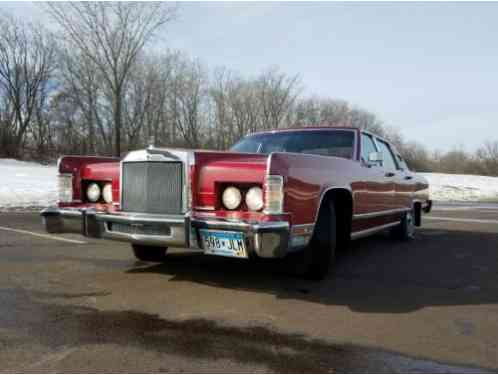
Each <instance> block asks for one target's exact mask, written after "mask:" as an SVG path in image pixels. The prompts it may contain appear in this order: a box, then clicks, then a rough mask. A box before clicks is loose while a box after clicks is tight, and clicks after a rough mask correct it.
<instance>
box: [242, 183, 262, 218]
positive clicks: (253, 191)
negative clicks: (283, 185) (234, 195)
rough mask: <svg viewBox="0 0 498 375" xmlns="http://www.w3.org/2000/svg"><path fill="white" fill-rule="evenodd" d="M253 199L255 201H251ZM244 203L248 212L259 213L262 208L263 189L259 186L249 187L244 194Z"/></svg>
mask: <svg viewBox="0 0 498 375" xmlns="http://www.w3.org/2000/svg"><path fill="white" fill-rule="evenodd" d="M253 199H255V201H253ZM244 202H245V203H246V206H247V209H248V210H249V211H252V212H258V211H261V210H262V209H263V207H264V196H263V189H262V188H261V187H259V186H251V187H250V188H249V189H248V190H247V192H246V193H245V198H244Z"/></svg>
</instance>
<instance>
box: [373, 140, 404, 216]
mask: <svg viewBox="0 0 498 375" xmlns="http://www.w3.org/2000/svg"><path fill="white" fill-rule="evenodd" d="M375 143H376V144H377V147H378V149H379V152H381V153H382V156H383V160H382V172H383V181H384V187H383V189H384V194H383V198H384V202H383V206H384V207H385V209H386V211H390V210H394V209H398V208H400V207H401V204H400V202H399V200H398V196H397V193H396V190H397V185H398V184H399V183H400V181H399V178H400V174H399V171H398V164H397V163H396V160H395V159H394V154H393V153H392V151H391V148H390V146H389V144H388V143H387V142H386V141H384V140H383V139H380V138H378V137H376V138H375Z"/></svg>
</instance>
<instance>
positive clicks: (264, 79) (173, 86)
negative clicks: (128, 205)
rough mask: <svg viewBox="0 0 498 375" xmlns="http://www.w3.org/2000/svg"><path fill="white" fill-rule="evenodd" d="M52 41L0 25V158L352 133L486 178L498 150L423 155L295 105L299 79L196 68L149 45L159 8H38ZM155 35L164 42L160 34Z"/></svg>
mask: <svg viewBox="0 0 498 375" xmlns="http://www.w3.org/2000/svg"><path fill="white" fill-rule="evenodd" d="M44 7H45V10H46V12H47V13H48V14H49V15H50V16H51V17H52V19H53V21H54V22H55V23H56V24H57V25H58V32H57V35H54V34H52V33H51V32H49V31H48V30H47V29H45V28H44V27H42V26H41V25H38V24H31V23H25V22H23V21H21V20H19V19H15V18H13V17H10V16H8V15H5V14H2V15H0V30H2V32H1V33H0V157H14V158H21V159H45V160H53V159H55V158H56V157H57V156H58V155H59V154H85V155H93V154H99V155H121V154H123V153H124V152H126V151H128V150H132V149H137V148H141V147H144V146H146V145H147V144H149V142H150V141H151V140H152V141H153V142H154V143H155V144H156V145H158V146H181V147H192V148H210V149H226V148H228V147H230V146H231V145H232V144H233V143H235V142H236V141H237V140H238V139H240V138H241V137H243V136H244V135H246V134H248V133H250V132H255V131H259V130H268V129H277V128H285V127H295V126H308V125H317V124H318V125H325V126H333V125H342V126H357V127H361V128H364V129H368V130H371V131H372V132H375V133H377V134H380V135H383V136H385V137H387V138H389V139H390V140H391V141H392V142H394V143H395V144H396V146H397V147H398V149H399V150H400V151H401V152H402V154H403V155H404V156H405V158H406V159H407V161H408V164H409V165H410V166H411V167H412V169H414V170H418V171H437V172H447V173H466V174H468V173H470V174H483V175H495V176H498V142H490V143H488V144H486V145H484V146H483V147H481V148H480V149H479V150H478V151H477V152H475V153H474V154H467V153H465V152H463V151H460V150H455V151H450V152H447V153H430V152H429V151H428V150H427V149H426V148H425V147H424V146H423V145H421V144H418V143H413V142H406V141H405V140H404V139H403V138H402V137H401V135H400V133H399V132H398V131H397V130H396V129H395V128H390V127H386V126H385V125H384V124H383V123H382V121H381V120H380V119H379V118H378V116H376V115H375V114H373V113H371V112H369V111H366V110H364V109H362V108H359V107H357V106H352V105H351V104H350V103H348V102H346V101H344V100H340V99H334V98H321V97H305V96H304V95H303V94H302V92H303V82H302V80H301V78H300V76H299V75H288V74H285V73H283V72H281V71H280V70H279V69H278V68H274V67H268V68H267V69H266V70H264V71H262V72H260V73H259V74H257V75H256V76H253V77H247V76H244V75H241V74H239V73H236V72H233V71H231V70H229V69H228V68H225V67H219V68H216V69H211V70H210V69H208V68H207V67H206V66H205V65H204V64H203V63H201V62H200V61H199V60H197V59H195V58H191V57H189V56H187V55H185V54H183V53H182V52H179V51H164V52H158V51H157V49H156V48H152V46H151V42H152V41H153V39H154V38H157V34H158V32H159V31H160V30H162V29H164V28H165V27H166V26H167V25H168V24H169V23H170V22H171V21H172V20H173V19H174V18H175V17H176V15H177V9H176V8H175V7H174V6H173V5H171V3H128V2H120V3H90V2H89V3H79V2H74V3H48V4H46V5H44ZM166 35H167V34H166Z"/></svg>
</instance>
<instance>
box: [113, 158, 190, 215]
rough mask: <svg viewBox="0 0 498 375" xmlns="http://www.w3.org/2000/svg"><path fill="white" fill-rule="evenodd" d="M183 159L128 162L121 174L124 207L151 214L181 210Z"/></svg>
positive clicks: (124, 209)
mask: <svg viewBox="0 0 498 375" xmlns="http://www.w3.org/2000/svg"><path fill="white" fill-rule="evenodd" d="M182 170H183V164H182V163H181V162H156V161H143V162H125V163H123V169H122V175H121V189H122V191H121V210H122V211H128V212H141V213H149V214H179V213H181V212H182V190H183V178H182V174H183V173H182Z"/></svg>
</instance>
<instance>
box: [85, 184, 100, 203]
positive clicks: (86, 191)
mask: <svg viewBox="0 0 498 375" xmlns="http://www.w3.org/2000/svg"><path fill="white" fill-rule="evenodd" d="M95 188H97V189H98V190H95ZM90 189H93V191H96V192H97V193H98V194H97V195H96V198H95V196H93V197H91V196H90V191H91V190H90ZM85 196H86V199H87V200H88V201H89V202H90V203H98V201H99V200H100V199H101V198H102V189H101V187H100V185H99V184H98V183H96V182H90V183H89V184H88V185H87V187H86V189H85Z"/></svg>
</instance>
